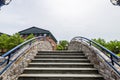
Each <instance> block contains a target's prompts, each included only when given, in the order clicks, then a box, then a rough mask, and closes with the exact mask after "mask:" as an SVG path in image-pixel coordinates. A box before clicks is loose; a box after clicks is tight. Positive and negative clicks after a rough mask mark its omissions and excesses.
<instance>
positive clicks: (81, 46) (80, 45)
mask: <svg viewBox="0 0 120 80" xmlns="http://www.w3.org/2000/svg"><path fill="white" fill-rule="evenodd" d="M80 40H81V45H80V47H81V51H82V38H81V39H80Z"/></svg>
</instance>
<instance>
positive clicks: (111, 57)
mask: <svg viewBox="0 0 120 80" xmlns="http://www.w3.org/2000/svg"><path fill="white" fill-rule="evenodd" d="M110 59H111V63H112V65H113V66H114V61H113V56H112V55H110Z"/></svg>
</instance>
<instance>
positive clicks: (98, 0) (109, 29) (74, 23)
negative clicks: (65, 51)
mask: <svg viewBox="0 0 120 80" xmlns="http://www.w3.org/2000/svg"><path fill="white" fill-rule="evenodd" d="M32 26H36V27H39V28H43V29H46V30H50V31H51V32H52V33H53V35H54V36H55V37H56V38H57V39H58V40H63V39H66V40H70V39H72V38H73V37H75V36H85V37H88V38H99V37H100V38H104V39H106V40H115V39H117V40H120V7H118V6H113V5H112V4H111V3H110V0H12V2H11V3H10V4H9V5H8V6H3V7H2V8H1V11H0V32H3V33H7V34H14V33H16V32H18V31H21V30H24V29H26V28H29V27H32Z"/></svg>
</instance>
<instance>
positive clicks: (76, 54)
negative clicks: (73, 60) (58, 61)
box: [37, 53, 85, 56]
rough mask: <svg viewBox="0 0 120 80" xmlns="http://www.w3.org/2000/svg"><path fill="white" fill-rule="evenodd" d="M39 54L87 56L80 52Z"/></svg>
mask: <svg viewBox="0 0 120 80" xmlns="http://www.w3.org/2000/svg"><path fill="white" fill-rule="evenodd" d="M37 55H40V56H41V55H42V56H43V55H47V56H49V55H50V56H51V55H52V56H85V54H83V53H82V54H79V53H39V54H37Z"/></svg>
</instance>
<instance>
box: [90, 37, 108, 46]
mask: <svg viewBox="0 0 120 80" xmlns="http://www.w3.org/2000/svg"><path fill="white" fill-rule="evenodd" d="M92 40H93V41H95V42H97V43H99V44H101V45H102V46H106V41H105V40H104V39H101V38H98V39H92Z"/></svg>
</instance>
